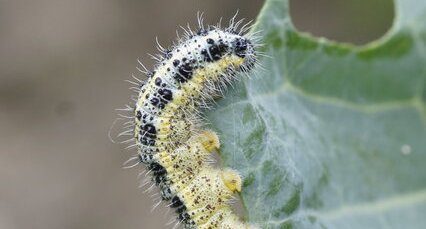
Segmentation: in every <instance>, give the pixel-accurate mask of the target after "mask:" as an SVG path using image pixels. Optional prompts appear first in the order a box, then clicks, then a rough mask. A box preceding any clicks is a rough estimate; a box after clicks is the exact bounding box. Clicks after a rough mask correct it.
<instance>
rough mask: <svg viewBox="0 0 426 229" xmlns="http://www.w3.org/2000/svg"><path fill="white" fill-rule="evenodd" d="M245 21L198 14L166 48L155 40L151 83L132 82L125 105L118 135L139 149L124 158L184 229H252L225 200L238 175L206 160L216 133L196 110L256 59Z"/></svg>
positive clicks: (238, 186) (233, 190)
mask: <svg viewBox="0 0 426 229" xmlns="http://www.w3.org/2000/svg"><path fill="white" fill-rule="evenodd" d="M242 22H243V20H240V21H235V16H234V17H233V18H232V19H231V20H230V23H229V26H228V27H226V28H221V26H220V25H216V26H207V27H205V26H204V25H203V19H202V16H200V15H199V16H198V24H199V28H198V30H197V31H192V30H191V29H190V28H189V27H188V29H184V30H185V35H184V36H183V37H182V38H181V39H180V40H179V41H178V42H177V44H176V45H175V46H174V47H172V48H170V49H164V48H162V47H161V46H160V45H159V51H160V52H161V54H160V55H158V56H155V58H156V59H157V61H158V63H157V65H156V68H155V70H154V71H148V70H147V69H146V68H145V67H144V66H143V65H142V67H143V70H141V71H142V72H144V73H145V74H146V75H147V77H148V80H147V81H146V82H142V81H140V80H138V79H136V80H137V82H133V84H135V85H136V87H134V88H133V89H134V90H135V91H136V92H137V93H138V95H137V98H135V104H133V105H130V106H127V108H126V109H124V110H127V111H130V112H131V116H130V118H131V120H130V121H129V122H128V123H126V124H127V126H126V128H127V130H126V131H124V132H123V135H132V139H131V140H129V141H128V142H134V144H132V145H131V146H135V147H136V148H137V150H138V154H137V156H136V157H134V158H131V160H129V161H136V163H135V165H136V164H139V163H143V164H146V166H147V168H148V171H149V172H150V174H151V175H152V178H151V181H152V182H153V183H154V184H155V185H156V186H158V187H159V188H160V192H161V199H162V200H164V201H167V202H168V203H169V206H170V207H171V208H173V209H175V211H176V214H177V219H178V222H179V223H182V224H183V225H184V228H188V229H189V228H191V229H202V228H209V229H214V228H221V229H231V228H232V229H238V228H253V227H251V226H249V225H247V224H246V223H244V222H242V221H241V220H240V219H239V218H238V217H237V216H236V215H235V214H234V213H233V212H232V210H231V207H230V203H229V200H230V199H231V198H232V196H233V194H234V193H236V192H240V191H241V177H240V175H239V174H238V173H237V172H236V171H234V170H232V169H229V168H216V167H213V166H212V165H211V164H209V163H207V162H208V161H209V160H210V159H211V154H212V153H213V152H215V151H216V150H217V149H218V148H219V147H220V143H219V138H218V136H217V135H216V133H214V132H213V131H210V130H203V129H202V119H201V116H200V109H202V108H206V107H208V104H209V102H211V101H212V100H213V99H214V98H215V97H218V96H222V92H223V91H224V89H225V87H226V86H227V85H228V84H229V83H232V82H234V81H235V79H236V78H237V77H239V76H240V77H241V74H236V73H237V72H243V73H248V72H250V70H251V69H252V68H253V67H254V65H255V64H256V60H257V58H256V56H257V53H256V51H255V49H256V47H257V40H256V38H255V37H254V36H252V35H250V34H246V32H247V31H248V30H249V28H250V27H249V26H248V25H249V24H250V23H247V24H245V25H242ZM240 25H242V26H241V27H240ZM123 117H124V116H123ZM126 117H127V116H126Z"/></svg>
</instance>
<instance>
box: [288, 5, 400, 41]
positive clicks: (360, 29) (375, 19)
mask: <svg viewBox="0 0 426 229" xmlns="http://www.w3.org/2000/svg"><path fill="white" fill-rule="evenodd" d="M290 14H291V18H292V21H293V24H294V26H295V27H296V28H297V29H298V30H299V31H303V32H308V33H311V34H312V35H314V36H317V37H326V38H328V39H331V40H335V41H338V42H348V43H353V44H356V45H362V44H366V43H368V42H370V41H373V40H376V39H378V38H380V37H381V36H383V35H384V34H385V33H386V32H387V31H388V30H389V28H390V27H391V26H392V23H393V18H394V4H393V1H392V0H373V1H371V0H290Z"/></svg>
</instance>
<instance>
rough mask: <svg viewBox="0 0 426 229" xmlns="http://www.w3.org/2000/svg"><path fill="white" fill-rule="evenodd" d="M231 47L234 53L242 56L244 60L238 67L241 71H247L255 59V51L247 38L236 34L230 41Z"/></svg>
mask: <svg viewBox="0 0 426 229" xmlns="http://www.w3.org/2000/svg"><path fill="white" fill-rule="evenodd" d="M231 49H232V52H233V54H234V55H236V56H238V57H240V58H243V60H244V61H243V64H242V66H241V68H240V69H241V70H242V71H248V70H249V69H251V68H252V67H253V65H254V63H255V61H256V52H255V49H254V45H253V44H252V42H251V41H250V40H249V39H247V38H245V37H243V36H238V35H237V36H236V37H235V38H234V40H233V41H232V42H231Z"/></svg>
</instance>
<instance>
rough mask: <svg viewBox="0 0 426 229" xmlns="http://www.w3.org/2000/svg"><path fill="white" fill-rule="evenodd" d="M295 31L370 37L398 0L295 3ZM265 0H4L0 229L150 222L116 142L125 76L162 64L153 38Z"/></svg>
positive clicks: (354, 39)
mask: <svg viewBox="0 0 426 229" xmlns="http://www.w3.org/2000/svg"><path fill="white" fill-rule="evenodd" d="M290 2H291V15H292V18H293V21H294V23H295V25H296V26H297V28H298V29H299V30H302V31H306V32H310V33H312V34H314V35H317V36H325V37H327V38H330V39H333V40H337V41H342V42H351V43H354V44H358V45H361V44H365V43H367V42H368V41H371V40H374V39H377V38H379V37H380V36H382V35H383V34H384V33H385V32H386V31H387V29H388V28H389V27H390V26H391V23H392V18H393V5H392V3H391V1H390V0H293V1H290ZM262 4H263V1H260V0H251V1H247V0H238V1H237V0H233V1H230V0H215V1H207V0H205V1H199V0H175V1H165V0H161V1H153V0H151V1H148V0H139V1H135V0H129V1H118V0H89V1H88V0H74V1H66V0H38V1H30V0H20V1H17V0H0V229H26V228H32V229H50V228H61V229H68V228H69V229H71V228H72V229H85V228H87V229H89V228H91V229H93V228H103V229H109V228H111V229H113V228H114V229H116V228H121V229H136V228H138V229H141V228H143V229H145V228H146V229H151V228H172V226H165V222H167V221H168V220H169V219H170V217H171V215H170V214H166V209H165V208H163V207H159V208H157V209H156V210H154V211H153V212H151V208H152V205H153V202H152V200H151V198H150V197H149V195H147V194H144V193H143V192H142V190H140V189H138V180H137V178H136V177H137V174H138V173H139V172H140V171H141V170H142V168H141V167H139V168H134V169H129V170H124V169H122V167H121V165H122V163H123V162H124V161H125V160H127V159H128V158H129V156H130V155H131V154H132V153H134V151H132V150H131V151H126V150H124V149H123V148H124V146H123V145H117V144H113V143H112V142H111V141H110V140H109V139H108V130H109V128H110V127H111V124H112V123H113V121H114V120H115V118H116V117H117V116H116V111H115V110H114V109H115V108H120V107H123V105H124V104H125V103H128V102H129V96H130V94H131V93H130V91H129V90H128V89H127V88H128V87H129V85H128V84H127V83H125V82H124V80H126V79H129V78H130V75H131V74H132V73H137V71H136V69H135V66H136V65H137V61H136V60H137V58H141V60H142V61H143V62H144V63H146V65H148V66H152V64H153V61H152V60H151V59H149V57H148V56H147V55H146V53H156V50H155V37H156V36H158V38H159V41H160V43H161V44H163V45H165V46H167V45H168V44H171V42H172V41H173V40H174V38H175V37H176V34H175V31H176V29H177V28H178V25H186V23H187V22H189V23H190V24H192V25H195V22H196V12H197V11H202V12H205V17H206V23H216V22H217V21H218V19H219V18H220V17H224V18H225V19H229V18H230V17H231V16H232V15H233V14H234V13H235V12H236V11H237V10H238V9H239V18H242V17H244V18H248V19H254V18H255V17H256V15H257V13H258V11H259V10H260V8H261V6H262Z"/></svg>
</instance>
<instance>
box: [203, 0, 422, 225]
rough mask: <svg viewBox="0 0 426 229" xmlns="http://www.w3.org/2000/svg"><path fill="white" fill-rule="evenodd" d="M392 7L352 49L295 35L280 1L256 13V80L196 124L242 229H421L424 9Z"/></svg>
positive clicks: (418, 4)
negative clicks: (237, 204)
mask: <svg viewBox="0 0 426 229" xmlns="http://www.w3.org/2000/svg"><path fill="white" fill-rule="evenodd" d="M394 5H395V15H396V17H395V21H394V25H393V27H392V28H391V30H390V31H389V32H388V33H387V34H386V35H385V36H384V37H383V38H381V39H379V40H377V41H375V42H372V43H370V44H368V45H366V46H362V47H356V46H352V45H349V44H341V43H336V42H332V41H329V40H326V39H323V38H314V37H311V36H310V35H308V34H304V33H300V32H298V31H297V30H296V29H295V28H294V26H293V25H292V22H291V20H290V16H289V12H288V11H289V8H288V1H287V0H268V1H266V3H265V5H264V7H263V9H262V11H261V12H260V15H259V17H258V19H257V22H256V24H255V26H254V30H261V34H262V37H263V38H262V39H263V42H264V43H265V44H266V45H265V46H264V47H263V48H262V50H261V51H262V52H264V53H265V54H266V55H268V56H270V57H259V59H260V63H261V65H262V66H263V68H264V69H257V70H256V71H255V73H254V74H253V76H252V77H251V78H250V79H245V80H243V82H240V83H237V84H236V86H235V87H234V88H231V89H230V90H229V91H228V92H227V95H226V98H225V99H223V100H221V101H220V102H219V103H218V105H217V108H216V109H213V110H212V111H210V112H209V113H208V114H207V115H208V119H209V120H210V121H211V123H212V127H211V128H213V129H215V130H216V131H217V132H218V133H219V135H220V139H221V142H222V148H221V157H222V159H223V161H224V164H225V165H226V166H229V167H232V168H235V169H237V170H239V171H240V172H241V174H242V176H243V177H244V187H243V192H242V194H241V197H242V200H243V204H244V207H245V210H246V217H247V219H248V221H250V222H252V223H254V224H255V225H258V226H259V227H260V228H283V229H284V228H288V229H290V228H292V229H298V228H327V229H342V228H371V229H378V228H386V229H388V228H390V229H392V228H413V229H417V228H418V229H421V228H426V102H425V101H426V23H425V22H426V1H415V0H396V1H395V3H394Z"/></svg>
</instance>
